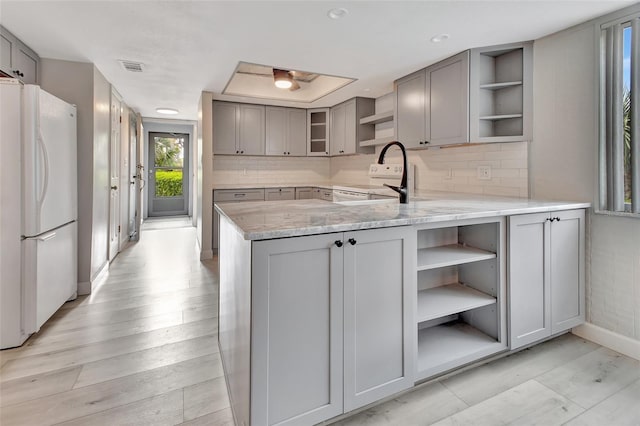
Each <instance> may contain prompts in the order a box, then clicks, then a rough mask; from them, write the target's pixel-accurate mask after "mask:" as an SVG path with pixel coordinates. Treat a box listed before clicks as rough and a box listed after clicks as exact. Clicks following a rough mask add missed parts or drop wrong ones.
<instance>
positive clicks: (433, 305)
mask: <svg viewBox="0 0 640 426" xmlns="http://www.w3.org/2000/svg"><path fill="white" fill-rule="evenodd" d="M494 303H496V298H495V297H492V296H489V295H488V294H485V293H483V292H481V291H478V290H476V289H473V288H471V287H467V286H464V285H462V284H460V283H454V284H448V285H445V286H440V287H435V288H430V289H427V290H421V291H419V292H418V314H417V320H418V322H423V321H429V320H432V319H436V318H440V317H444V316H446V315H451V314H456V313H458V312H463V311H468V310H470V309H475V308H479V307H481V306H487V305H491V304H494Z"/></svg>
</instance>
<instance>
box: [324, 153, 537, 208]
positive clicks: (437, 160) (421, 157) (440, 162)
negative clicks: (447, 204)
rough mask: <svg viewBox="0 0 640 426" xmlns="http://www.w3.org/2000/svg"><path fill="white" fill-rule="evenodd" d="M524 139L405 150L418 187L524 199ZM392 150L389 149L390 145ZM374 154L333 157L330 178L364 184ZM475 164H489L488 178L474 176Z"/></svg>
mask: <svg viewBox="0 0 640 426" xmlns="http://www.w3.org/2000/svg"><path fill="white" fill-rule="evenodd" d="M527 144H528V142H513V143H494V144H482V145H469V146H456V147H450V148H442V149H433V148H431V149H426V150H420V151H408V155H409V162H410V163H413V164H414V165H415V166H416V167H415V174H416V175H415V184H416V187H417V188H418V189H426V190H436V191H450V192H463V193H474V194H487V195H505V196H511V197H523V198H526V197H528V195H529V185H528V177H527V173H528V165H527V152H528V147H527ZM392 149H393V148H392ZM380 150H381V147H380V148H378V149H377V150H376V155H373V154H372V155H358V156H346V157H334V158H332V159H331V181H332V182H336V183H343V182H344V183H346V182H350V183H354V184H365V183H367V182H368V179H369V178H368V176H367V174H366V171H367V170H368V165H369V164H371V163H373V162H375V161H376V160H377V154H378V152H379V151H380ZM400 159H401V157H400V153H399V151H397V153H394V152H393V151H391V150H390V151H389V152H388V154H387V160H388V161H390V162H399V161H400ZM478 166H489V167H491V179H488V180H482V179H478V177H477V168H478Z"/></svg>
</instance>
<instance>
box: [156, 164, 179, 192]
mask: <svg viewBox="0 0 640 426" xmlns="http://www.w3.org/2000/svg"><path fill="white" fill-rule="evenodd" d="M180 195H182V170H156V197H177V196H180Z"/></svg>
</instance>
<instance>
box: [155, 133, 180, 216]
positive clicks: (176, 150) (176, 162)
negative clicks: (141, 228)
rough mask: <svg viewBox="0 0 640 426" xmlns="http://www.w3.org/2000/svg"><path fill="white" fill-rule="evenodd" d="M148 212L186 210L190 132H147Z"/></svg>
mask: <svg viewBox="0 0 640 426" xmlns="http://www.w3.org/2000/svg"><path fill="white" fill-rule="evenodd" d="M149 165H150V167H149V179H148V182H149V190H148V191H147V194H148V202H149V216H179V215H187V214H188V213H189V206H188V202H189V135H188V134H186V133H165V132H149Z"/></svg>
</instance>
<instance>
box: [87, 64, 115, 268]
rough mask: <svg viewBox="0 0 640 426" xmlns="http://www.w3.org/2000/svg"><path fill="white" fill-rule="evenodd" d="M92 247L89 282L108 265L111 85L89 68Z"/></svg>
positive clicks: (96, 71)
mask: <svg viewBox="0 0 640 426" xmlns="http://www.w3.org/2000/svg"><path fill="white" fill-rule="evenodd" d="M93 102H94V113H93V114H94V115H93V117H94V119H93V226H92V231H93V245H92V253H91V279H92V280H93V279H94V278H95V277H96V276H97V275H98V273H100V271H102V269H103V268H104V267H105V265H107V264H108V261H109V257H108V245H109V198H110V186H111V185H110V179H109V176H110V171H109V141H110V137H111V117H110V109H111V84H109V82H108V81H107V80H106V79H105V78H104V76H103V75H102V74H101V73H100V71H98V69H97V68H95V67H94V68H93Z"/></svg>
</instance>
